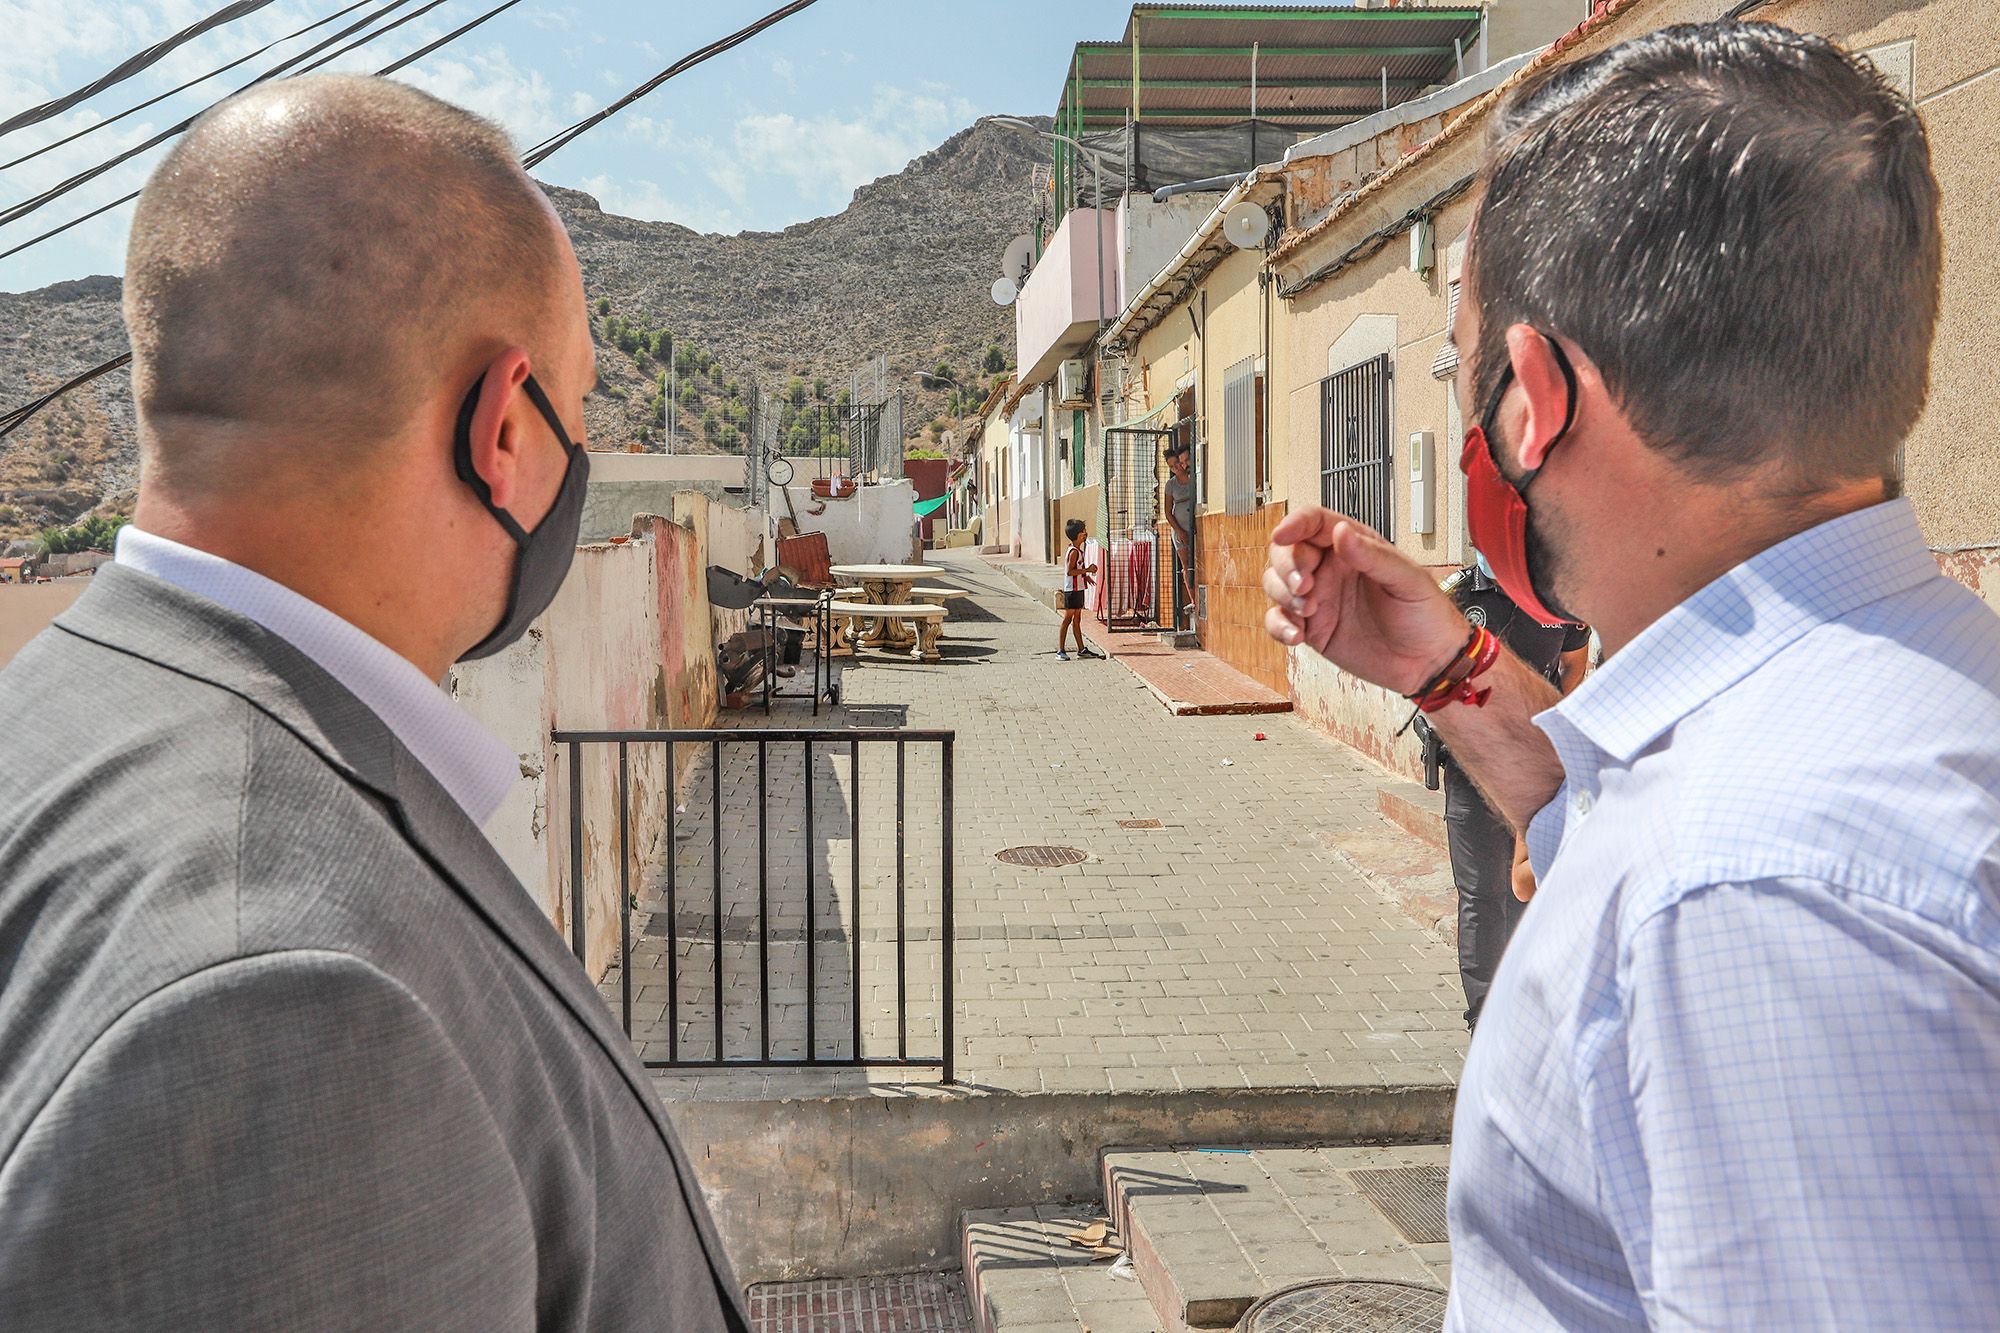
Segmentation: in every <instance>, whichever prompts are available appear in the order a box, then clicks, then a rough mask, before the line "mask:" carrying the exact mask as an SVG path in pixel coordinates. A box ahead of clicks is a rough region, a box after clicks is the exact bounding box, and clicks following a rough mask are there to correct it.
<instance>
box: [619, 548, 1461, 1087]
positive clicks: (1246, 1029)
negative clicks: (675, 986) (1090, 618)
mask: <svg viewBox="0 0 2000 1333" xmlns="http://www.w3.org/2000/svg"><path fill="white" fill-rule="evenodd" d="M931 559H932V562H933V563H936V564H938V565H939V566H940V576H941V577H943V578H945V579H947V580H948V581H950V582H953V583H956V584H957V585H958V586H961V587H963V588H966V589H967V590H968V591H970V592H971V594H972V595H971V596H970V597H968V598H966V599H964V600H962V601H960V602H958V603H955V604H954V608H953V611H952V614H951V618H950V620H949V621H948V623H947V633H946V636H945V639H944V641H943V645H942V648H943V653H944V657H943V660H942V661H940V662H937V663H916V662H900V661H890V660H887V659H880V658H868V657H864V658H862V659H860V660H859V661H858V662H856V663H854V664H850V665H848V666H846V667H845V668H844V669H843V671H842V682H841V683H842V701H843V703H842V707H841V708H840V709H839V710H836V713H835V716H834V717H833V718H832V719H829V718H827V717H826V715H825V713H824V712H822V716H821V721H822V722H823V723H827V724H829V725H836V726H838V725H842V724H843V720H851V721H854V722H865V723H866V724H869V725H880V724H881V723H882V722H883V721H884V719H885V717H893V718H894V719H896V720H897V721H906V722H907V725H909V726H912V727H948V728H953V729H955V730H956V732H957V735H958V743H957V762H956V765H955V768H956V782H957V819H956V821H955V827H956V838H955V852H956V854H955V857H954V864H955V877H956V883H957V895H958V896H957V901H958V909H957V923H956V930H955V932H954V935H955V940H956V948H957V966H956V968H955V972H956V976H957V985H958V990H957V998H958V1003H957V1005H956V1006H955V1007H956V1010H957V1013H958V1033H959V1046H960V1069H961V1078H962V1079H964V1080H965V1081H966V1082H967V1083H970V1084H972V1085H975V1086H980V1087H985V1088H989V1089H993V1090H996V1091H1009V1092H1128V1091H1138V1092H1172V1091H1179V1090H1207V1089H1230V1088H1235V1089H1245V1088H1306V1089H1310V1088H1336V1087H1338V1088H1361V1087H1375V1088H1390V1089H1395V1088H1414V1087H1424V1088H1440V1087H1449V1086H1451V1085H1452V1084H1454V1083H1455V1082H1456V1080H1457V1077H1458V1072H1459V1068H1460V1065H1461V1062H1462V1061H1463V1058H1464V1053H1465V1045H1466V1034H1465V1029H1464V1024H1463V1022H1462V1020H1461V1018H1460V1013H1461V1010H1462V1009H1463V1000H1462V998H1461V996H1460V994H1459V988H1458V976H1457V961H1456V958H1455V957H1454V956H1453V953H1452V950H1451V949H1450V948H1449V947H1448V946H1447V945H1445V944H1444V943H1443V942H1442V941H1441V940H1440V939H1439V938H1438V937H1437V936H1436V935H1435V934H1434V933H1432V931H1431V930H1429V929H1427V928H1426V926H1425V924H1424V923H1420V922H1419V921H1417V920H1415V919H1413V918H1412V917H1411V916H1410V915H1409V913H1408V912H1407V911H1406V910H1405V909H1404V907H1403V906H1402V905H1401V902H1400V901H1399V899H1398V897H1397V895H1396V893H1394V892H1393V891H1392V890H1391V888H1390V887H1388V885H1387V884H1386V883H1385V882H1384V881H1382V880H1381V879H1380V878H1378V877H1377V876H1375V875H1374V874H1372V873H1365V871H1366V868H1367V867H1369V866H1380V865H1382V864H1385V863H1386V864H1391V865H1394V864H1397V863H1398V858H1401V863H1403V864H1405V865H1406V867H1407V868H1408V869H1410V871H1411V873H1418V872H1420V871H1423V870H1425V868H1426V867H1427V866H1430V865H1431V863H1430V862H1426V861H1424V857H1425V856H1426V855H1427V853H1426V852H1425V851H1424V850H1423V844H1421V843H1419V842H1417V841H1416V840H1415V839H1413V838H1411V837H1409V836H1408V835H1407V834H1405V833H1403V832H1402V831H1401V830H1399V829H1397V828H1395V827H1394V826H1392V825H1391V824H1389V823H1388V822H1387V821H1386V820H1384V819H1383V818H1382V817H1381V815H1380V814H1379V813H1378V811H1379V803H1380V791H1381V790H1382V789H1383V788H1384V787H1385V786H1389V785H1394V784H1393V780H1392V779H1389V778H1388V777H1387V776H1386V775H1384V774H1382V773H1381V772H1380V771H1379V770H1377V769H1374V768H1373V767H1372V766H1370V765H1368V764H1367V763H1366V762H1365V761H1363V760H1362V759H1361V758H1360V757H1359V756H1356V755H1354V754H1353V753H1352V752H1351V751H1348V750H1346V749H1345V748H1344V747H1342V746H1340V745H1339V744H1337V743H1335V742H1334V741H1332V740H1330V739H1329V738H1327V737H1325V736H1323V735H1321V734H1320V733H1318V732H1316V731H1314V730H1312V729H1311V728H1310V727H1308V726H1306V725H1304V724H1303V723H1300V722H1298V721H1297V720H1295V719H1293V718H1291V717H1289V716H1285V715H1276V716H1270V717H1256V718H1246V717H1235V716H1226V715H1193V716H1176V715H1174V714H1172V713H1170V712H1168V711H1167V710H1165V709H1163V708H1161V707H1160V706H1159V704H1158V703H1157V702H1156V701H1155V698H1154V696H1153V693H1152V690H1153V687H1152V686H1151V685H1150V683H1142V681H1141V680H1137V679H1135V678H1134V674H1133V672H1132V671H1131V670H1129V669H1128V667H1127V666H1126V665H1122V664H1120V663H1119V662H1105V661H1096V660H1082V661H1070V662H1059V661H1057V660H1056V657H1055V651H1054V634H1055V628H1056V615H1055V613H1054V611H1053V610H1051V609H1050V607H1049V605H1048V603H1047V602H1046V601H1037V600H1034V599H1031V597H1030V596H1029V595H1028V594H1026V593H1025V592H1023V591H1022V589H1021V587H1020V586H1019V585H1018V584H1017V582H1016V581H1015V580H1014V579H1013V578H1010V577H1009V576H1008V575H1006V574H1003V573H1001V572H1000V571H998V570H996V569H994V568H993V567H992V566H991V565H990V564H989V563H988V561H987V560H985V559H982V558H980V557H977V556H975V555H973V554H972V553H970V552H946V553H934V554H933V555H932V557H931ZM1117 637H1119V638H1131V639H1138V638H1139V637H1141V636H1138V635H1121V636H1117ZM1218 665H1220V664H1218ZM804 712H805V705H804V704H803V703H793V704H789V705H781V706H780V708H779V711H778V713H777V714H775V715H774V716H773V717H772V718H771V719H770V721H769V723H768V724H767V723H766V721H765V719H764V717H763V714H762V712H761V710H759V711H757V712H756V713H754V714H753V715H747V716H746V715H738V716H737V717H736V718H735V719H734V720H735V721H736V722H737V724H739V725H742V726H744V727H745V728H747V729H754V728H757V727H762V726H766V725H775V726H786V725H793V724H795V723H797V722H799V721H802V720H803V716H804ZM1260 730H1261V731H1263V732H1265V733H1266V734H1267V737H1268V739H1267V740H1264V741H1257V740H1256V739H1254V736H1255V733H1256V732H1258V731H1260ZM801 776H803V775H801ZM815 780H816V783H826V784H828V790H829V793H830V799H829V804H828V806H827V808H838V807H837V806H836V805H834V804H833V803H832V802H833V801H837V800H838V798H839V795H840V793H839V792H838V791H837V790H834V789H836V788H838V787H839V786H840V784H841V783H843V782H844V781H846V780H848V775H847V773H846V769H845V766H844V765H841V764H828V765H826V766H824V767H823V768H822V769H821V771H819V772H817V773H816V775H815ZM868 780H869V781H875V779H872V778H871V779H868ZM818 790H820V788H819V787H818V786H817V785H816V787H815V791H816V792H817V791H818ZM873 790H878V791H879V790H881V788H880V787H879V786H878V787H874V788H873ZM690 804H691V809H692V810H694V811H699V810H700V809H701V808H702V806H701V803H700V802H698V801H696V802H691V803H690ZM842 836H845V834H844V831H842V830H838V829H836V830H834V832H833V837H832V841H831V842H830V843H829V845H828V853H829V854H828V856H827V858H826V859H827V862H828V864H827V865H826V866H825V867H824V868H823V870H822V872H821V873H822V874H824V875H825V876H826V877H827V879H826V880H825V881H824V882H828V883H830V884H831V885H832V887H833V889H834V890H835V891H836V892H837V893H841V894H846V895H847V896H848V897H850V898H851V897H852V894H851V893H850V892H849V891H848V890H847V889H846V888H844V887H843V876H844V875H845V873H846V872H845V871H844V869H843V866H844V865H845V863H846V860H847V856H846V853H845V852H844V851H843V850H842V847H843V844H842V843H841V841H840V838H841V837H842ZM867 836H868V834H867V831H866V830H864V846H865V840H866V838H867ZM1023 845H1054V846H1059V847H1069V848H1075V849H1077V851H1079V852H1080V853H1081V854H1082V855H1083V857H1084V859H1083V860H1082V861H1081V862H1080V863H1078V864H1073V865H1066V866H1055V867H1048V868H1039V867H1036V866H1016V865H1010V864H1005V863H1002V862H1000V861H998V860H996V859H995V855H996V853H998V852H1000V851H1002V850H1004V849H1007V848H1012V847H1018V846H1023ZM689 850H690V852H691V851H692V850H693V848H692V846H691V847H690V849H689ZM684 855H685V853H684ZM918 862H919V858H917V857H915V856H913V857H912V861H911V865H912V875H913V876H914V875H916V874H918V873H920V872H921V867H920V866H919V864H918ZM1420 862H1421V863H1422V864H1419V863H1420ZM683 873H684V874H689V875H690V876H691V878H690V880H689V882H692V883H701V882H702V880H701V879H700V878H699V873H700V872H699V869H698V866H696V865H692V864H688V863H687V862H685V861H684V863H683ZM862 888H863V897H864V902H863V903H862V907H863V908H864V909H865V910H864V913H863V915H864V917H866V918H868V919H870V920H873V919H876V918H875V915H874V914H875V910H876V909H875V908H874V907H873V906H871V904H870V902H869V901H866V900H865V899H866V895H867V893H868V892H870V891H874V890H875V888H876V886H875V885H874V884H873V883H872V882H871V881H864V883H863V886H862ZM919 892H920V890H919V888H918V886H917V884H916V882H915V881H914V879H913V881H912V887H911V893H912V895H913V898H914V897H915V896H916V895H917V894H918V893H919ZM642 896H647V897H650V896H651V895H642ZM642 905H643V904H642ZM840 910H841V914H842V917H843V919H845V920H849V921H851V920H852V908H851V906H848V905H843V906H842V907H841V909H840ZM684 947H691V946H688V945H685V944H684ZM692 970H693V971H697V972H698V971H699V969H692ZM647 998H648V999H649V1000H653V999H656V998H657V997H656V996H652V995H649V996H648V997H647ZM686 998H687V1000H689V1001H691V1000H692V999H693V996H692V995H691V994H688V995H687V996H686ZM867 1017H868V1018H870V1019H872V1018H873V1017H875V1016H874V1015H873V1014H872V1013H871V1014H869V1015H868V1016H867ZM905 1080H907V1082H908V1083H909V1084H910V1085H911V1090H912V1091H916V1090H918V1089H919V1088H920V1087H921V1085H924V1084H927V1083H929V1082H933V1081H934V1075H929V1074H925V1073H921V1072H919V1073H917V1074H915V1075H908V1074H901V1073H896V1072H893V1071H887V1070H877V1071H872V1072H864V1071H859V1070H842V1071H836V1072H827V1071H810V1072H805V1071H776V1072H762V1071H751V1070H741V1071H738V1070H731V1071H726V1072H720V1073H712V1074H692V1073H690V1074H662V1075H659V1076H658V1078H657V1083H658V1086H659V1088H660V1090H661V1092H662V1094H663V1095H665V1096H667V1097H668V1098H669V1099H679V1098H687V1097H699V1098H702V1099H709V1098H745V1097H767V1096H809V1095H816V1094H825V1093H829V1092H833V1093H839V1092H849V1093H852V1092H860V1091H867V1090H869V1089H871V1088H873V1089H874V1090H877V1091H894V1089H895V1086H896V1085H898V1084H902V1083H904V1082H905Z"/></svg>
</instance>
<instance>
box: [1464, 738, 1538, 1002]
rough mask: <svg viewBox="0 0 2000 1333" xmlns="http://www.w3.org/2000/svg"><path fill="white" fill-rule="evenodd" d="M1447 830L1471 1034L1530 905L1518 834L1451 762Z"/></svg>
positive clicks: (1470, 780)
mask: <svg viewBox="0 0 2000 1333" xmlns="http://www.w3.org/2000/svg"><path fill="white" fill-rule="evenodd" d="M1444 831H1445V839H1446V841H1447V842H1448V843H1449V844H1450V846H1451V877H1452V881H1453V882H1454V883H1455V884H1456V885H1457V886H1458V976H1459V981H1460V982H1461V983H1462V984H1463V985H1464V987H1465V1026H1466V1028H1467V1029H1471V1028H1472V1027H1473V1026H1474V1025H1476V1024H1477V1023H1478V1022H1479V1010H1480V1007H1481V1006H1482V1005H1484V1004H1485V1003H1486V992H1487V991H1489V990H1491V989H1492V987H1493V974H1494V973H1495V972H1496V971H1498V970H1499V967H1500V955H1501V954H1502V953H1503V952H1505V951H1506V948H1507V939H1508V937H1509V936H1511V935H1512V934H1513V933H1514V927H1515V925H1516V924H1518V923H1519V922H1520V920H1521V913H1522V912H1524V911H1526V910H1527V906H1528V905H1527V904H1526V903H1524V902H1522V901H1521V900H1520V899H1518V898H1516V897H1515V896H1514V831H1513V830H1512V829H1510V828H1508V827H1507V821H1506V820H1504V819H1502V818H1500V816H1499V815H1497V814H1495V813H1494V811H1493V808H1492V807H1491V806H1489V805H1487V804H1486V800H1485V798H1484V797H1482V796H1480V794H1479V790H1478V788H1476V787H1474V786H1473V785H1472V779H1470V778H1468V777H1466V776H1465V775H1463V774H1462V773H1460V772H1459V771H1458V769H1457V767H1456V766H1455V765H1453V764H1450V763H1447V764H1446V765H1445V766H1444Z"/></svg>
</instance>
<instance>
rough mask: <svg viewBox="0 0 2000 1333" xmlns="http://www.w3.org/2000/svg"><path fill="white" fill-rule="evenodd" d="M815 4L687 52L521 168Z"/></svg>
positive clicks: (801, 1)
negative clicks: (660, 88)
mask: <svg viewBox="0 0 2000 1333" xmlns="http://www.w3.org/2000/svg"><path fill="white" fill-rule="evenodd" d="M816 3H818V0H792V3H790V4H788V5H782V6H780V7H779V8H777V9H774V10H772V11H771V12H770V13H768V14H766V15H765V16H764V17H763V18H760V19H758V20H757V21H756V22H755V23H752V24H750V25H749V26H748V27H746V28H739V29H737V30H736V31H735V32H732V33H730V34H729V35H728V36H727V37H723V38H719V39H718V40H716V41H713V42H710V43H709V44H708V45H707V46H704V47H702V48H701V49H700V50H698V51H692V52H689V53H688V54H687V55H684V56H682V57H681V58H680V59H679V60H676V61H675V62H674V63H673V64H671V65H669V66H667V67H666V68H665V69H663V70H661V71H660V72H659V73H658V74H655V75H654V76H653V77H652V78H650V79H648V80H646V81H645V82H644V83H642V84H640V85H639V86H638V87H637V88H634V89H633V90H632V91H631V92H629V93H626V94H625V95H624V96H623V97H621V98H619V99H618V100H617V101H615V102H613V103H612V104H611V105H610V106H607V107H605V108H604V109H603V110H602V111H599V112H596V113H594V114H592V115H589V116H585V117H584V118H583V119H582V120H579V121H578V122H577V123H576V124H574V125H572V126H570V127H569V128H568V129H566V130H561V131H558V132H557V133H555V134H552V135H550V136H549V137H548V138H546V139H544V140H542V141H541V142H540V143H538V144H536V145H535V146H534V147H533V148H530V149H529V150H528V151H527V152H526V153H524V154H522V155H521V165H522V166H524V167H534V166H538V165H540V164H541V163H542V162H544V161H546V160H547V159H548V158H549V157H550V156H552V155H554V154H555V153H558V152H560V151H562V149H563V148H565V147H567V146H568V145H569V144H570V143H571V142H573V141H574V140H575V139H576V138H577V137H578V136H580V135H582V134H583V133H585V132H586V131H588V130H590V129H592V128H594V127H596V126H598V125H601V124H603V123H604V122H605V121H607V120H609V119H611V117H613V116H615V115H617V114H618V113H619V112H620V111H623V110H624V109H625V108H626V107H628V106H630V105H632V103H634V102H636V101H638V100H639V99H640V98H642V97H644V96H645V95H646V94H647V93H650V92H652V91H653V90H654V89H655V88H657V87H659V86H660V85H661V84H663V83H665V82H666V81H667V80H668V79H671V78H673V77H674V76H675V75H676V74H680V73H683V72H685V71H687V70H690V69H693V68H694V67H695V66H696V65H699V64H701V63H702V62H703V61H704V60H710V59H713V58H714V57H716V56H719V55H721V54H722V53H723V52H724V51H727V50H729V49H730V48H732V47H735V46H740V45H742V44H743V43H744V42H747V41H749V40H750V39H751V38H752V37H755V36H756V35H757V34H758V33H760V32H762V31H764V29H766V28H768V27H770V26H771V25H773V24H775V23H781V22H783V21H784V20H786V19H788V18H790V17H791V16H792V15H794V14H796V13H798V12H799V11H800V10H802V9H805V8H808V7H809V6H811V5H814V4H816Z"/></svg>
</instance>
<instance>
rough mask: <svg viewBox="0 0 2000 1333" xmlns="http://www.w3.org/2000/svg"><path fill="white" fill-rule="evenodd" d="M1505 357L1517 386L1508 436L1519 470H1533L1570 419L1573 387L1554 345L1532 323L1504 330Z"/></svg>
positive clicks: (1543, 458) (1544, 458) (1545, 457)
mask: <svg viewBox="0 0 2000 1333" xmlns="http://www.w3.org/2000/svg"><path fill="white" fill-rule="evenodd" d="M1507 356H1508V359H1509V360H1510V361H1512V362H1513V365H1514V378H1515V380H1516V381H1517V382H1518V383H1519V384H1520V386H1521V393H1520V395H1519V397H1518V398H1517V399H1516V400H1515V401H1516V402H1517V403H1518V404H1519V405H1520V406H1519V407H1517V408H1516V411H1518V412H1520V413H1521V416H1520V418H1519V420H1518V421H1516V422H1514V423H1512V424H1513V426H1514V429H1513V430H1512V431H1510V432H1509V433H1508V438H1509V439H1511V440H1513V442H1514V451H1515V460H1516V462H1517V463H1518V464H1519V466H1520V468H1521V470H1522V471H1524V472H1533V471H1535V470H1537V469H1538V468H1540V467H1541V466H1542V464H1543V463H1544V462H1546V461H1547V459H1548V456H1549V447H1550V446H1551V445H1553V444H1554V443H1555V442H1556V440H1557V439H1558V438H1559V437H1560V436H1561V434H1562V431H1563V426H1564V423H1566V422H1568V421H1569V420H1570V414H1571V412H1572V410H1573V407H1574V404H1573V402H1572V400H1571V395H1572V394H1573V393H1574V392H1575V389H1574V386H1572V385H1571V383H1570V381H1569V379H1568V378H1567V377H1566V376H1564V374H1563V372H1562V365H1561V363H1560V362H1559V361H1557V359H1556V351H1555V345H1554V344H1553V343H1551V342H1550V341H1549V339H1548V338H1547V337H1546V336H1545V335H1543V334H1542V333H1540V332H1538V331H1537V330H1536V329H1535V328H1534V327H1533V326H1532V325H1528V324H1515V325H1513V326H1512V327H1510V328H1509V329H1508V330H1507Z"/></svg>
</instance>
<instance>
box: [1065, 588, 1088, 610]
mask: <svg viewBox="0 0 2000 1333" xmlns="http://www.w3.org/2000/svg"><path fill="white" fill-rule="evenodd" d="M1062 604H1063V610H1065V611H1081V610H1083V589H1081V588H1078V589H1077V590H1076V591H1075V592H1066V593H1064V594H1063V595H1062Z"/></svg>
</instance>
